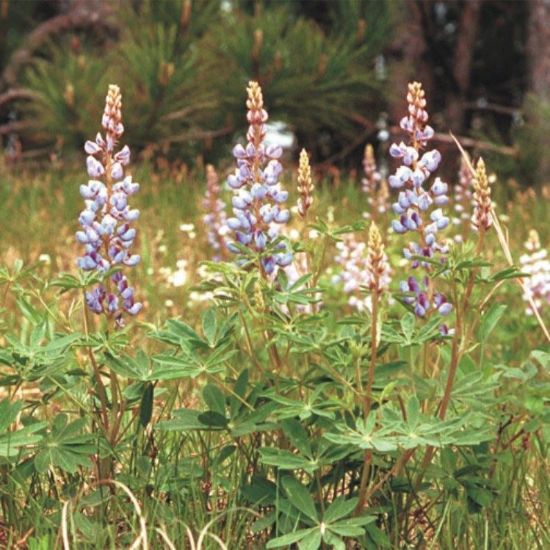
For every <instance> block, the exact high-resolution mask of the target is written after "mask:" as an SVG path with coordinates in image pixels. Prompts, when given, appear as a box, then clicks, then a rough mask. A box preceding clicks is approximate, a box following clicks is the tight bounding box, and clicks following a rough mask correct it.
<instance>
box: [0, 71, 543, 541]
mask: <svg viewBox="0 0 550 550" xmlns="http://www.w3.org/2000/svg"><path fill="white" fill-rule="evenodd" d="M247 92H248V99H247V104H246V107H247V121H248V125H249V129H248V133H247V136H246V143H243V144H240V145H237V146H235V148H234V150H233V156H234V158H235V159H236V163H237V167H236V170H235V172H234V173H233V174H232V175H230V176H229V178H228V180H227V183H228V187H229V189H230V191H231V194H232V204H231V208H232V212H233V214H232V216H231V217H229V219H227V220H226V223H227V226H228V227H229V228H230V230H231V232H230V233H227V234H222V231H221V227H222V224H223V223H224V222H223V218H224V212H225V210H224V205H223V202H222V201H223V194H222V193H221V189H220V187H219V184H218V181H217V178H216V176H215V172H214V168H208V169H207V178H206V179H207V181H206V182H204V178H203V176H202V174H201V177H200V178H198V180H200V182H201V183H200V185H201V189H200V199H203V200H204V202H203V203H202V204H201V208H200V211H197V212H196V215H197V217H196V218H194V219H193V220H191V219H184V220H181V219H180V218H179V217H177V216H180V214H181V210H178V208H180V207H181V205H182V204H183V205H184V206H185V207H187V206H188V204H191V203H192V204H193V205H196V204H199V201H198V200H197V201H194V202H193V201H188V200H187V198H188V196H189V192H190V190H191V189H193V190H195V191H197V192H199V189H198V185H197V187H195V188H193V182H192V178H189V179H190V181H189V187H185V188H182V185H181V181H178V182H176V183H175V184H174V185H171V184H170V183H169V182H164V181H163V182H162V187H161V188H160V190H158V191H157V190H155V189H149V187H152V186H149V185H148V186H146V188H145V187H144V188H143V189H142V190H141V193H139V194H136V191H137V190H138V184H136V183H134V181H133V179H132V178H131V176H130V175H128V174H125V169H126V168H127V166H128V163H129V156H130V152H129V149H128V148H127V147H122V148H119V146H118V142H119V140H120V138H121V136H122V133H123V126H122V119H121V95H120V90H119V89H118V88H117V87H116V86H111V87H110V88H109V92H108V96H107V101H106V107H105V113H104V116H103V119H102V126H103V129H104V133H103V134H101V135H98V136H97V138H96V139H95V141H90V142H87V143H86V145H85V151H86V153H87V154H88V160H87V165H88V171H89V177H90V181H89V182H88V184H86V185H83V186H82V187H81V196H82V198H84V200H85V208H84V210H83V212H82V213H81V215H80V218H79V221H80V224H81V228H80V230H79V232H78V234H77V239H78V241H79V243H80V244H79V245H78V246H80V245H84V252H83V254H81V257H80V259H79V260H78V266H79V268H80V269H78V270H77V268H76V267H75V266H74V263H75V262H74V258H75V256H76V254H77V252H76V251H77V247H76V246H72V247H67V245H66V243H65V240H64V239H59V240H60V241H61V242H60V243H59V250H60V251H59V252H57V253H56V254H54V253H52V255H51V256H50V255H48V256H47V258H48V259H47V261H46V257H45V255H41V256H40V258H41V259H40V261H39V262H38V263H37V264H35V265H25V264H24V263H23V262H21V261H11V256H12V255H13V253H12V252H10V251H9V250H8V251H7V252H6V256H5V257H6V259H4V258H3V260H2V262H3V263H6V264H7V265H6V266H3V265H2V266H0V285H1V286H2V292H1V293H0V308H1V309H0V311H1V312H2V316H1V318H0V390H1V392H0V395H1V398H0V475H1V476H2V491H0V510H1V512H0V513H1V514H2V521H1V522H0V543H1V545H4V546H7V547H10V548H11V547H14V548H15V547H20V548H23V547H28V548H34V549H38V548H54V547H56V546H60V545H63V547H64V548H84V549H87V548H90V549H91V548H111V547H113V548H114V547H129V548H138V547H142V548H184V547H185V548H187V547H190V548H194V549H197V550H198V549H199V548H209V547H211V546H212V547H220V548H268V549H271V548H291V549H294V548H297V549H300V550H304V549H308V550H313V549H317V548H323V549H325V548H326V549H328V548H336V549H338V550H343V549H345V548H366V549H369V550H370V549H373V550H374V549H379V548H396V549H397V548H441V549H445V550H451V549H453V550H454V549H455V548H468V549H470V548H474V549H478V548H479V549H486V548H514V549H516V548H526V547H527V548H544V547H545V545H546V542H547V540H548V530H547V527H546V526H545V522H546V517H547V516H548V512H549V509H548V502H549V499H548V487H549V486H550V484H549V483H548V474H547V469H546V468H545V464H546V461H547V453H548V425H549V417H548V411H547V407H546V404H547V399H548V397H547V394H548V368H549V366H550V354H549V347H548V346H549V342H550V338H548V332H547V329H546V326H545V324H544V319H547V314H548V308H546V309H545V308H544V304H546V301H547V300H548V296H547V292H546V291H547V285H546V287H545V286H544V285H545V279H544V277H543V273H544V269H545V268H546V263H545V258H544V256H543V253H542V252H541V250H542V248H539V242H538V239H537V238H535V235H534V234H531V237H530V240H529V245H528V250H529V252H530V253H531V254H534V256H530V257H528V258H525V257H524V258H523V259H521V260H520V263H521V267H522V270H521V271H520V270H519V269H518V268H516V266H515V265H514V262H513V260H514V251H513V250H512V249H511V247H510V242H511V241H510V239H509V238H508V236H509V235H510V236H512V237H513V236H514V235H513V233H514V232H513V231H510V232H509V233H507V232H506V228H504V227H503V225H502V224H503V223H504V220H505V219H506V218H504V217H502V216H499V215H498V214H499V213H500V211H501V210H503V208H504V207H503V205H502V204H501V203H500V201H499V200H498V197H495V195H496V191H497V189H496V188H495V189H491V186H490V184H489V179H488V177H487V172H486V166H485V163H484V161H483V160H482V159H478V158H476V160H475V162H474V163H473V165H472V163H471V162H470V160H468V159H465V161H464V167H465V168H464V169H465V170H466V169H467V170H468V171H469V173H470V175H471V185H470V189H471V191H472V195H471V200H472V204H471V205H470V204H465V209H467V210H468V218H469V223H470V224H471V229H470V230H469V231H468V232H467V234H465V235H466V238H465V239H464V240H463V242H461V243H457V242H452V239H447V240H445V237H444V235H445V233H444V230H445V229H446V227H447V225H448V224H449V217H448V215H447V212H446V210H445V209H446V207H447V202H448V198H447V197H448V195H449V194H450V192H449V191H450V190H449V186H448V185H447V184H446V183H444V182H443V181H442V180H441V179H439V178H437V177H436V178H435V179H432V176H434V175H435V172H436V170H437V169H439V165H440V163H442V162H443V159H442V158H441V155H440V153H439V152H438V150H437V148H433V147H432V146H430V143H437V142H436V136H435V133H434V131H433V130H432V128H431V127H430V126H428V124H427V121H428V114H427V100H426V97H425V94H424V92H423V89H422V86H421V85H420V84H419V83H412V84H410V85H409V88H408V91H407V104H408V114H407V116H405V117H404V118H403V120H402V121H401V124H400V128H401V130H400V131H403V132H404V134H405V137H404V139H403V141H401V140H399V139H398V142H397V143H396V144H394V145H393V146H392V147H391V149H390V153H391V156H392V158H393V159H394V161H395V160H396V161H397V163H399V166H397V167H396V168H395V171H394V172H393V173H392V175H391V176H390V177H389V179H388V183H389V185H390V186H391V188H392V189H393V193H394V205H393V213H390V212H387V213H386V212H383V211H377V212H376V216H375V212H373V208H374V205H372V204H369V201H368V200H367V198H368V197H366V196H365V193H364V192H363V190H362V189H361V188H360V187H359V186H358V185H357V182H354V183H355V187H356V189H354V191H355V192H356V194H355V195H353V196H355V197H361V199H360V200H357V201H353V200H352V201H350V200H349V197H346V199H347V202H344V200H343V198H342V196H341V195H340V194H339V193H340V191H339V190H337V191H334V190H329V189H327V188H326V186H324V185H322V184H321V182H320V181H319V180H317V181H316V184H315V185H314V184H313V178H312V171H311V167H310V166H309V159H308V156H307V153H306V152H305V151H303V152H302V153H301V155H300V160H299V168H298V175H297V178H295V181H296V180H297V185H296V186H295V187H294V189H293V191H294V192H293V193H290V194H289V193H287V192H286V191H285V190H283V186H282V183H281V179H282V164H281V159H282V158H283V151H282V150H280V149H279V148H277V147H270V146H268V145H267V144H266V143H265V123H266V120H267V113H266V111H265V107H264V104H263V97H262V93H261V89H260V87H259V85H258V84H257V83H255V82H251V83H250V84H249V86H248V91H247ZM129 93H131V92H129ZM236 114H237V113H236ZM290 155H291V152H288V153H287V154H286V156H290ZM286 156H285V158H286ZM475 157H476V155H475V154H472V158H475ZM289 164H290V162H289ZM370 168H372V167H369V170H370ZM139 169H140V170H142V169H143V170H144V171H146V170H147V167H146V166H143V167H142V166H140V167H139ZM145 173H146V172H145ZM1 178H2V176H1V175H0V181H2V180H1ZM146 179H147V181H149V180H148V178H146ZM290 181H291V180H290V178H289V180H288V181H286V182H284V183H285V187H286V188H287V189H291V187H290ZM186 184H187V182H186ZM40 185H41V186H43V185H44V182H43V181H40ZM202 187H206V191H205V190H204V189H203V188H202ZM41 189H42V188H41ZM346 192H347V191H346ZM67 193H70V194H72V195H75V196H76V195H77V192H76V190H75V186H74V182H73V185H72V187H70V186H68V188H67ZM205 193H206V194H205ZM350 193H351V192H350ZM144 195H145V196H144ZM42 197H43V199H44V200H45V201H46V204H47V207H48V208H51V209H52V210H51V212H53V211H55V210H53V209H54V208H56V206H55V204H53V203H52V202H48V201H51V200H52V199H51V198H48V195H42ZM152 198H153V199H154V200H151V199H152ZM339 199H342V200H341V201H340V200H339ZM6 200H7V201H8V205H10V206H11V205H12V204H13V203H10V202H9V201H10V200H13V199H12V198H11V197H7V198H6ZM493 200H495V203H493ZM130 201H131V202H132V205H131V206H130V204H129V202H130ZM139 201H141V202H139ZM36 202H39V201H36ZM497 202H498V208H497V205H496V203H497ZM152 203H153V204H152ZM293 203H294V204H293ZM355 203H357V204H355ZM66 204H67V205H70V206H67V208H68V209H69V208H70V210H71V212H70V217H71V219H73V220H74V218H75V217H76V213H77V211H78V210H77V207H76V206H75V203H74V202H70V201H67V203H66ZM156 204H160V207H159V212H160V214H159V215H158V216H157V218H159V219H155V217H154V216H153V213H154V208H155V205H156ZM138 205H139V207H140V209H141V211H142V213H143V217H144V218H146V219H147V221H148V223H147V224H145V223H141V224H140V242H139V243H137V241H136V227H135V224H134V222H135V221H136V220H137V217H138ZM1 208H4V206H3V202H2V201H0V209H1ZM365 209H367V210H370V212H369V213H370V219H369V221H368V222H366V221H365V219H364V218H363V216H362V212H363V211H364V210H365ZM205 210H206V212H205ZM290 210H293V211H294V210H295V211H296V212H297V215H296V216H294V217H293V219H290V214H289V212H290ZM22 211H24V210H22ZM47 211H48V212H50V211H49V210H47ZM51 212H50V215H51ZM174 212H178V214H177V216H176V215H174ZM170 213H171V214H170ZM508 213H509V211H508ZM375 217H376V220H374V219H373V218H375ZM392 217H393V219H391V218H392ZM25 219H28V220H29V223H34V222H33V217H32V216H28V217H27V218H25ZM39 219H40V220H42V219H44V218H39ZM176 220H177V221H176ZM200 220H202V222H203V223H201V222H200ZM182 222H184V223H183V225H182ZM190 222H194V225H191V224H190ZM0 223H1V220H0ZM55 223H56V228H59V225H60V224H59V222H58V219H57V217H56V220H55ZM73 226H74V223H73ZM178 227H181V228H182V230H183V229H185V230H186V231H187V234H188V236H189V239H188V240H187V241H186V242H188V243H192V245H189V244H187V245H186V246H185V247H182V248H181V249H176V250H175V251H174V253H173V254H172V250H171V249H170V247H169V246H168V244H166V242H165V240H163V238H164V237H163V236H164V235H165V234H171V235H172V236H174V237H175V239H174V240H176V241H177V242H181V241H178V240H177V237H180V236H181V231H178ZM391 228H393V230H392V229H391ZM516 230H517V228H516ZM70 231H72V229H71V230H70ZM195 233H196V235H195ZM519 233H521V231H519ZM6 234H7V231H6ZM66 234H67V235H68V234H69V230H67V232H66ZM191 235H193V237H197V238H196V239H195V238H192V237H191ZM285 235H288V236H289V239H288V240H285ZM222 237H223V239H222ZM56 238H57V232H56ZM291 238H292V240H291ZM69 239H70V242H72V243H73V244H75V243H74V237H69ZM223 241H225V243H226V244H227V246H228V250H227V252H228V253H227V255H225V254H224V249H223V247H222V243H223ZM197 242H199V243H204V244H206V243H210V244H211V245H212V247H211V248H212V249H207V247H204V250H203V249H202V247H200V245H199V246H197V245H196V244H195V243H197ZM351 242H353V243H354V244H353V247H352V246H350V245H348V243H351ZM1 244H2V243H0V246H1ZM138 244H139V253H140V254H139V256H141V259H142V263H140V264H138V260H139V257H138V253H137V250H138ZM180 246H181V245H180ZM346 246H347V247H348V248H346ZM403 247H405V248H404V252H402V250H403ZM67 249H69V252H68V253H67ZM2 250H4V249H2ZM55 250H56V251H57V249H55ZM212 252H213V253H214V255H215V257H211V254H212ZM229 252H230V253H229ZM63 253H65V254H67V256H68V259H67V260H65V259H64V257H63V256H62V254H63ZM335 256H336V258H335ZM197 257H199V258H200V259H203V260H205V261H204V262H202V263H201V265H200V268H199V269H198V270H196V269H195V268H196V267H197V266H196V265H195V264H194V258H197ZM59 258H62V260H60V259H59ZM158 258H161V259H163V258H168V261H169V262H170V265H173V263H174V261H173V259H174V258H181V260H178V264H177V265H178V268H181V269H184V276H183V277H179V278H178V284H177V285H176V282H175V280H172V281H171V284H170V285H166V284H165V283H166V281H165V278H166V273H167V271H166V269H167V268H166V266H165V265H162V264H159V262H160V261H161V260H159V259H158ZM61 261H64V262H65V263H57V262H61ZM338 264H340V266H341V267H343V272H342V273H347V274H346V275H343V274H341V275H340V279H341V281H343V282H344V283H345V284H347V285H350V284H351V286H352V287H353V288H352V291H350V294H352V295H353V296H354V299H355V300H357V302H356V303H355V305H356V307H353V308H350V307H348V305H346V302H347V299H348V298H349V296H350V294H346V292H345V291H346V288H342V286H341V285H335V284H334V279H333V276H334V274H335V268H336V269H338ZM59 265H62V266H72V267H70V269H71V270H72V271H71V272H70V273H59V274H58V273H57V270H58V266H59ZM65 269H69V267H65ZM292 269H294V275H292V274H291V273H290V272H291V270H292ZM130 270H131V273H132V280H135V281H137V283H138V286H139V289H140V292H139V296H140V301H137V298H136V297H135V292H134V290H133V288H132V287H131V286H130V283H129V282H128V281H127V279H126V277H127V276H129V272H130ZM195 271H198V272H199V275H198V276H196V275H195ZM172 275H175V274H172ZM346 278H347V280H346ZM188 281H189V282H188ZM350 282H351V283H350ZM518 282H519V283H520V284H522V285H523V287H524V289H527V292H528V293H529V299H530V301H529V304H530V306H529V307H534V308H536V311H537V312H538V314H536V315H534V316H526V315H525V313H524V308H523V306H522V299H521V293H520V292H518V291H517V289H516V286H517V283H518ZM546 283H547V281H546ZM167 286H169V287H170V288H169V289H167V288H166V287H167ZM175 287H176V288H175ZM167 292H171V293H172V294H167ZM188 292H189V295H193V300H191V299H189V300H187V301H186V298H187V296H188V294H187V293H188ZM545 292H546V294H545ZM141 297H143V298H141ZM167 297H169V298H168V299H167ZM142 303H143V304H146V305H147V307H143V308H142V306H141V304H142ZM359 303H361V304H362V306H361V307H359ZM159 304H160V305H159ZM352 305H353V304H352ZM510 306H512V307H510ZM141 309H143V311H142V312H141V313H140V315H139V316H137V317H136V314H137V313H138V312H139V310H141ZM539 309H540V311H539ZM92 314H96V315H92ZM443 318H445V319H443ZM526 327H528V328H526ZM518 334H519V336H518ZM545 338H548V340H545ZM207 541H208V542H207Z"/></svg>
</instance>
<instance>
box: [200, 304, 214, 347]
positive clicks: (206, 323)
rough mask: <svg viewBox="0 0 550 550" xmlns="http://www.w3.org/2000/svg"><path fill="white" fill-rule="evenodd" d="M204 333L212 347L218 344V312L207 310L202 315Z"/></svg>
mask: <svg viewBox="0 0 550 550" xmlns="http://www.w3.org/2000/svg"><path fill="white" fill-rule="evenodd" d="M202 331H203V333H204V336H205V337H206V339H207V340H208V343H209V344H210V347H214V346H215V344H216V334H217V331H218V321H217V319H216V310H215V309H214V308H210V309H207V310H206V311H205V312H204V313H203V315H202Z"/></svg>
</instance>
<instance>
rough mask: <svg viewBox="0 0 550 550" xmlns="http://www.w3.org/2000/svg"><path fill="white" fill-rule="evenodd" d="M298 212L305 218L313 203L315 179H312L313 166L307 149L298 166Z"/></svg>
mask: <svg viewBox="0 0 550 550" xmlns="http://www.w3.org/2000/svg"><path fill="white" fill-rule="evenodd" d="M298 193H299V194H300V196H299V198H298V214H300V216H301V218H302V219H305V217H306V215H307V211H308V210H309V209H310V208H311V205H312V204H313V181H312V179H311V167H310V165H309V158H308V156H307V152H306V150H305V149H302V151H301V153H300V164H299V166H298Z"/></svg>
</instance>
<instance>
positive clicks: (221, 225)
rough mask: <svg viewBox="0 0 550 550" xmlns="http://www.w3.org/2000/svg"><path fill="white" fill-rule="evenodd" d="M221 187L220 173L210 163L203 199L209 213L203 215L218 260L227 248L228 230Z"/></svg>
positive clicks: (207, 169)
mask: <svg viewBox="0 0 550 550" xmlns="http://www.w3.org/2000/svg"><path fill="white" fill-rule="evenodd" d="M220 189H221V188H220V184H219V182H218V174H217V173H216V170H215V168H214V167H213V166H212V165H211V164H208V165H207V166H206V193H205V195H204V200H203V206H204V209H205V210H206V212H207V213H206V214H205V215H204V216H203V221H204V223H205V225H206V227H207V228H208V232H207V239H208V244H210V246H211V247H212V249H213V250H214V260H216V261H218V260H221V259H222V258H223V256H224V252H225V249H226V248H227V243H226V241H225V235H226V234H227V231H228V227H227V225H226V221H227V216H226V213H225V203H224V202H223V201H222V200H221V199H220Z"/></svg>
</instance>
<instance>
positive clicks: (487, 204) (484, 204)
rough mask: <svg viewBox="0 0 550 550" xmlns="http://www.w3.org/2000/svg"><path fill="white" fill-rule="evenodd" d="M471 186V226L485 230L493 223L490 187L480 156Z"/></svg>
mask: <svg viewBox="0 0 550 550" xmlns="http://www.w3.org/2000/svg"><path fill="white" fill-rule="evenodd" d="M473 188H474V214H473V216H472V228H473V229H474V230H476V231H487V229H489V228H490V227H491V225H493V220H492V218H491V187H490V185H489V180H488V179H487V172H486V170H485V163H484V162H483V159H482V158H480V159H479V160H478V162H477V166H476V174H475V177H474V179H473Z"/></svg>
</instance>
